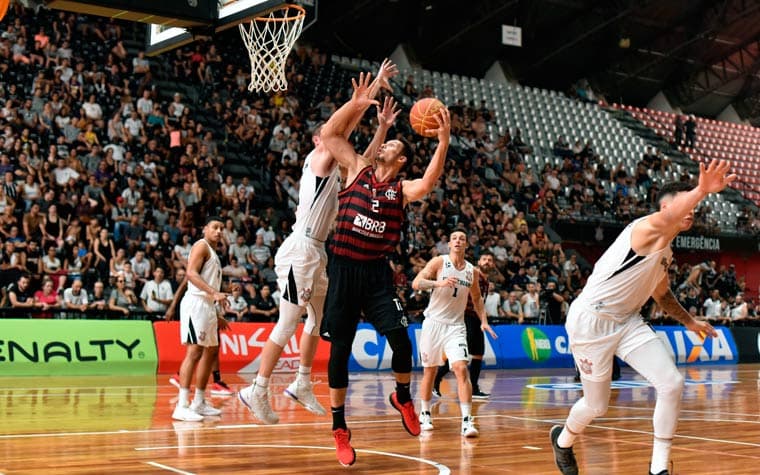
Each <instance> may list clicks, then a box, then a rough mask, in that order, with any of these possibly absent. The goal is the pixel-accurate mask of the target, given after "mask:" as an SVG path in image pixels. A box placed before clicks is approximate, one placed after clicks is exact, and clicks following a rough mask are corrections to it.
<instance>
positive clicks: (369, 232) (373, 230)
mask: <svg viewBox="0 0 760 475" xmlns="http://www.w3.org/2000/svg"><path fill="white" fill-rule="evenodd" d="M357 228H358V230H357ZM354 231H358V232H359V233H361V234H363V235H365V236H373V235H375V234H377V235H378V236H377V237H382V234H383V233H384V232H385V221H379V220H376V219H372V218H369V217H367V216H364V215H363V214H361V213H356V216H355V217H354Z"/></svg>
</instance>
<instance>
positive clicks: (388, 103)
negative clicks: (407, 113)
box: [364, 96, 401, 163]
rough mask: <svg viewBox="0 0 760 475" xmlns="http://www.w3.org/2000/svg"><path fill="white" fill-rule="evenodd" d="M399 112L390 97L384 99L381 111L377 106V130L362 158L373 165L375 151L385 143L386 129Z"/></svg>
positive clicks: (394, 120) (375, 155)
mask: <svg viewBox="0 0 760 475" xmlns="http://www.w3.org/2000/svg"><path fill="white" fill-rule="evenodd" d="M400 111H401V109H399V108H398V105H397V104H396V101H395V100H394V99H393V97H391V96H388V97H386V98H385V101H383V107H382V109H381V108H380V107H379V106H378V108H377V130H376V131H375V136H374V137H373V138H372V142H370V144H369V146H368V147H367V150H365V151H364V158H366V159H367V160H370V162H372V163H374V161H375V157H377V150H378V149H379V148H380V145H382V144H383V142H385V136H386V135H387V134H388V129H390V128H391V126H392V125H393V123H394V122H396V117H398V114H399V112H400Z"/></svg>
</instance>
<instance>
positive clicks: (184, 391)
mask: <svg viewBox="0 0 760 475" xmlns="http://www.w3.org/2000/svg"><path fill="white" fill-rule="evenodd" d="M177 405H178V406H179V407H187V406H189V405H190V388H179V401H178V402H177Z"/></svg>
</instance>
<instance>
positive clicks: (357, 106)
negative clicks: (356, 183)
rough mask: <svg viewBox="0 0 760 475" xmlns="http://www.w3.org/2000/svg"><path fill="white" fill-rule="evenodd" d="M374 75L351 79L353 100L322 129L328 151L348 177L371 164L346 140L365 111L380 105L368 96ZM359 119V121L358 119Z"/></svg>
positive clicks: (362, 75)
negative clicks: (353, 124)
mask: <svg viewBox="0 0 760 475" xmlns="http://www.w3.org/2000/svg"><path fill="white" fill-rule="evenodd" d="M371 76H372V75H371V74H369V73H367V74H366V75H365V74H364V73H361V74H360V75H359V81H358V82H357V81H356V80H355V79H351V83H352V84H353V86H354V94H353V96H352V97H351V100H350V101H348V102H346V103H345V104H343V105H342V106H341V107H340V109H338V110H337V111H336V112H335V113H334V114H333V115H332V117H330V120H328V121H327V123H326V124H325V126H324V127H323V128H322V131H321V134H320V137H321V139H322V142H323V143H324V144H325V147H327V150H328V151H329V152H330V154H331V155H332V156H333V157H334V158H335V160H336V161H337V162H338V164H339V165H340V166H342V167H345V168H346V169H347V170H348V175H349V176H351V175H353V174H355V173H356V171H357V170H358V169H359V168H363V167H365V166H366V165H368V164H369V163H368V162H367V161H366V160H365V159H364V158H363V157H362V156H361V155H358V154H357V153H356V151H354V147H353V145H351V144H350V143H349V141H348V139H347V138H346V137H347V136H348V134H350V133H351V129H350V126H351V124H352V123H353V122H354V121H355V120H358V119H361V116H362V115H363V114H364V111H366V110H367V108H368V107H369V106H371V105H373V104H374V105H377V104H379V103H378V102H377V101H376V100H374V99H370V98H369V96H368V90H369V80H370V77H371ZM357 117H358V119H357Z"/></svg>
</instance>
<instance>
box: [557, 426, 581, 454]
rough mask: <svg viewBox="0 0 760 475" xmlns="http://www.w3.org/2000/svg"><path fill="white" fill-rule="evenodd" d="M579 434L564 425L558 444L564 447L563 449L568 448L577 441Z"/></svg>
mask: <svg viewBox="0 0 760 475" xmlns="http://www.w3.org/2000/svg"><path fill="white" fill-rule="evenodd" d="M577 437H578V436H576V435H575V434H572V433H570V431H569V430H567V426H564V427H563V428H562V432H560V434H559V437H557V445H559V446H560V447H562V448H563V449H566V448H568V447H572V446H573V444H574V443H575V439H576V438H577Z"/></svg>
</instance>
